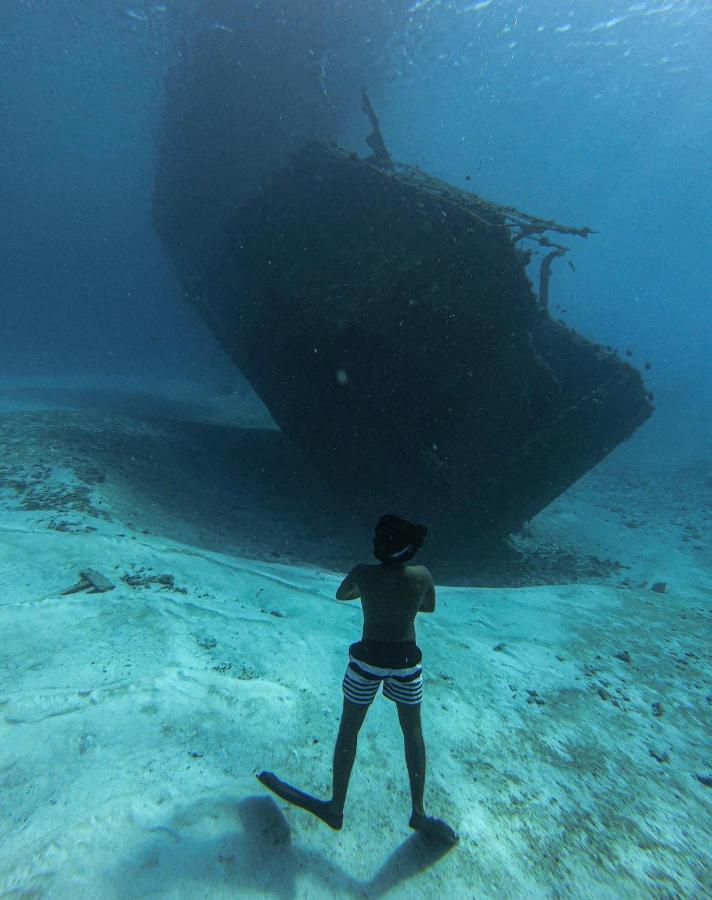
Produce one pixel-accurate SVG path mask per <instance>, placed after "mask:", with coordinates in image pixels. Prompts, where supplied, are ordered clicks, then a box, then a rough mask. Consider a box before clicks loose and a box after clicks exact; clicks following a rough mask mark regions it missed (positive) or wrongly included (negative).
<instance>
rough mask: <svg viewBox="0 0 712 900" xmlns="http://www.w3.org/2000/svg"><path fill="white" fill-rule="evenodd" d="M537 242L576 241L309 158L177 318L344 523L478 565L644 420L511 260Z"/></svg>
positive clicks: (644, 398) (640, 400)
mask: <svg viewBox="0 0 712 900" xmlns="http://www.w3.org/2000/svg"><path fill="white" fill-rule="evenodd" d="M546 232H557V233H569V234H581V235H582V236H585V235H586V234H587V233H588V232H589V230H588V229H573V228H566V227H564V226H558V225H556V223H553V222H548V221H546V220H541V219H536V218H534V217H529V216H526V215H525V214H523V213H520V212H518V211H517V210H513V209H511V208H503V207H498V206H496V205H494V204H492V203H489V202H487V201H484V200H482V199H480V198H479V197H477V196H475V195H473V194H471V193H469V192H465V191H460V190H458V189H455V188H453V187H451V186H450V185H448V184H446V183H444V182H441V181H438V180H436V179H434V178H431V177H430V176H427V175H425V174H424V173H422V172H420V171H419V170H417V169H413V168H410V167H407V166H402V165H398V164H391V165H389V166H388V167H379V166H377V165H375V164H373V163H372V162H369V161H368V160H362V159H359V158H357V157H356V156H355V155H354V154H348V153H346V152H344V151H342V150H340V149H338V148H337V147H335V146H333V145H331V146H330V145H326V144H323V143H310V144H308V145H307V146H306V147H305V148H304V149H302V150H301V151H299V152H298V153H296V154H295V155H294V156H293V157H292V158H291V161H290V163H289V164H288V166H287V167H286V168H285V169H284V170H283V171H280V172H278V173H277V174H275V175H273V176H272V178H271V180H270V181H269V182H268V183H267V184H266V185H265V186H264V187H263V188H262V189H260V190H259V191H258V192H257V193H255V194H254V195H253V196H252V197H251V198H250V199H249V200H246V201H245V202H243V203H242V205H241V206H240V207H239V208H238V209H237V210H236V211H235V213H234V215H233V218H232V222H231V227H230V235H229V237H228V239H227V244H226V246H224V247H223V248H222V253H221V254H219V257H218V256H216V257H215V258H214V262H213V269H212V271H210V272H206V273H204V274H205V283H206V284H209V285H210V287H209V288H208V289H206V290H203V291H202V292H200V293H199V294H196V295H194V296H193V298H192V299H193V302H194V303H195V305H196V306H197V308H198V310H199V312H200V313H201V314H202V316H203V317H204V318H205V320H206V322H207V323H208V325H209V326H210V328H211V329H212V330H213V332H214V333H215V335H216V336H217V338H218V339H219V340H220V342H221V343H222V345H223V346H224V348H225V349H226V351H227V352H228V354H229V355H230V356H231V357H232V358H233V360H234V361H235V363H236V364H237V365H238V366H239V368H240V369H241V370H242V371H243V372H244V374H245V375H246V377H247V378H248V379H249V380H250V382H251V383H252V385H253V387H254V388H255V390H256V391H257V393H258V394H259V395H260V397H261V398H262V400H263V401H264V402H265V404H266V405H267V407H268V408H269V410H270V412H271V413H272V415H273V417H274V419H275V421H276V422H277V423H278V424H279V426H280V428H281V429H282V430H283V431H284V432H285V433H286V434H287V435H288V436H289V438H290V439H291V440H292V441H293V442H294V443H295V444H296V445H297V446H298V447H300V448H301V450H302V451H303V452H304V453H305V455H306V456H307V458H308V459H309V460H310V461H311V462H312V463H313V464H314V465H315V466H316V467H317V468H318V470H319V471H320V472H321V473H322V475H323V477H324V478H325V479H326V480H327V481H328V482H329V483H330V485H331V486H332V488H333V491H334V492H335V494H336V495H337V496H338V497H339V498H340V500H341V502H342V504H343V509H344V511H345V513H348V514H351V513H354V514H356V515H359V516H363V517H364V519H365V521H366V522H367V523H370V522H371V521H375V519H376V518H377V517H378V515H380V514H381V513H382V512H384V511H396V512H398V513H399V514H400V515H404V516H406V517H409V518H412V519H414V520H416V521H424V522H426V523H428V524H429V525H430V526H431V534H432V536H433V542H432V544H429V550H431V551H432V552H433V553H437V555H438V556H439V558H440V560H441V561H442V562H446V561H447V558H448V556H449V555H451V554H461V553H463V552H464V551H467V550H470V551H473V552H480V553H483V552H486V553H489V554H493V553H494V551H495V550H496V549H497V548H502V546H503V545H504V543H505V539H506V537H507V536H508V535H509V534H511V533H512V532H514V531H516V530H518V529H519V528H521V526H522V525H523V524H524V523H525V522H526V521H527V520H528V519H530V518H531V517H532V516H534V515H535V514H536V513H537V512H539V511H540V510H541V509H542V508H543V507H545V506H546V505H547V504H549V503H550V502H551V501H552V500H554V499H555V498H556V497H557V496H558V495H559V494H561V493H562V492H563V491H564V490H566V488H567V487H568V486H569V485H571V484H572V483H573V482H574V481H576V480H577V479H578V478H580V477H581V476H582V475H583V474H584V473H585V472H586V471H587V470H589V469H590V468H591V467H592V466H594V465H596V463H598V462H599V461H600V460H601V459H603V457H605V456H606V454H608V453H609V452H610V451H611V450H612V449H613V448H614V447H615V446H616V445H617V444H619V443H620V442H621V441H623V440H625V439H626V438H627V437H628V436H629V435H630V434H632V432H633V431H634V430H635V429H636V428H637V427H638V426H639V425H640V424H641V423H642V422H644V421H645V420H646V419H647V418H648V416H649V415H650V414H651V412H652V406H651V404H650V402H649V400H648V395H647V393H646V389H645V387H644V385H643V382H642V379H641V377H640V374H639V373H638V372H637V371H636V370H635V369H633V368H632V367H631V366H630V365H629V364H627V363H626V362H624V361H622V360H621V359H619V358H618V357H617V356H616V355H615V354H613V353H611V352H608V351H606V350H605V349H604V348H602V347H600V346H598V345H596V344H593V343H591V342H590V341H588V340H586V339H584V338H583V337H581V336H580V335H578V334H576V333H575V332H573V330H572V329H570V328H568V327H566V326H565V325H563V324H562V323H560V322H557V321H555V320H554V319H552V318H551V316H550V315H549V312H548V310H547V308H546V306H545V305H544V304H542V303H540V302H539V301H538V299H537V297H536V296H535V294H534V292H533V290H532V287H531V284H530V282H529V280H528V278H527V275H526V271H525V257H526V254H525V253H524V252H523V251H522V250H521V249H520V247H518V242H519V241H521V240H536V241H538V242H539V243H543V244H544V246H551V247H553V248H554V249H558V246H557V245H556V244H552V243H551V242H550V239H549V238H548V237H546V234H545V233H546ZM564 249H565V248H564ZM218 258H219V263H217V262H215V260H217V259H218Z"/></svg>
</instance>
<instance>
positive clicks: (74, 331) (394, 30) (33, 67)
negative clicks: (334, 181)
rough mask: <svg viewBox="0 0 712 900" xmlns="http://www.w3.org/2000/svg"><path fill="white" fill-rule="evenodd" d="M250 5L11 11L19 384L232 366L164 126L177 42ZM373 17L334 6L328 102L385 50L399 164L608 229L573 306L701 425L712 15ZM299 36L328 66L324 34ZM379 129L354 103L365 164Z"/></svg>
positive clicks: (442, 5)
mask: <svg viewBox="0 0 712 900" xmlns="http://www.w3.org/2000/svg"><path fill="white" fill-rule="evenodd" d="M235 5H238V6H239V5H240V4H231V3H225V4H218V3H213V4H201V3H197V2H183V3H180V2H179V3H168V4H159V3H152V2H136V3H120V2H113V0H111V2H110V0H106V2H90V0H74V2H69V0H58V2H53V3H52V4H47V3H40V2H30V0H27V2H22V0H7V2H5V3H3V5H2V11H0V27H1V28H2V38H1V39H2V54H1V56H0V79H1V83H2V85H3V96H4V99H3V105H2V110H1V112H0V116H1V119H0V121H1V122H2V126H1V127H2V136H3V139H2V142H0V173H1V177H2V204H1V205H0V247H2V259H3V265H2V267H0V302H1V303H2V314H3V328H2V332H1V333H0V353H1V354H2V360H3V369H4V370H5V371H9V372H13V373H24V372H29V373H33V372H37V371H45V372H56V371H57V370H58V369H62V370H68V371H70V372H77V371H79V372H81V371H92V372H97V371H98V372H102V373H108V374H111V373H114V372H117V373H133V374H136V373H138V374H140V373H141V372H155V371H161V372H165V371H167V370H175V371H177V372H179V373H182V374H188V375H198V374H200V373H202V374H205V373H206V372H207V371H208V370H210V369H211V368H212V369H217V370H218V371H225V370H226V369H227V363H226V362H225V360H224V359H223V357H222V355H221V354H220V353H219V351H217V349H216V347H215V345H214V343H213V341H212V339H211V338H210V337H209V335H208V333H207V331H206V329H205V328H204V327H203V326H202V325H201V323H200V322H199V321H198V319H197V317H196V316H195V314H194V313H193V312H192V310H191V309H190V308H188V307H186V306H185V305H184V304H181V303H179V302H177V299H178V297H179V289H178V287H177V285H176V282H175V279H174V277H173V273H172V271H171V268H170V266H169V265H168V264H167V260H166V257H165V255H164V253H163V250H162V248H161V246H160V245H159V242H158V240H157V238H156V236H155V234H154V231H153V226H152V221H151V208H150V200H151V189H152V177H153V168H152V164H153V147H152V140H153V129H154V127H155V123H156V116H157V111H158V107H159V103H160V97H161V89H162V84H163V78H164V76H165V72H166V69H167V67H168V65H169V64H170V63H171V61H172V58H173V56H172V55H173V53H174V52H175V46H176V45H177V44H178V43H179V42H180V40H181V39H188V38H189V37H190V35H191V34H192V33H193V31H194V30H195V29H196V28H198V27H203V26H204V25H205V23H206V22H210V23H212V24H213V25H214V24H215V23H217V22H219V14H220V11H221V9H222V8H226V7H231V6H235ZM243 5H244V4H243ZM327 5H328V4H327ZM297 6H298V4H297ZM360 6H361V5H359V4H354V5H353V6H352V5H349V4H345V3H340V4H339V3H336V2H335V3H334V4H333V7H334V10H335V15H334V17H333V22H335V23H341V24H340V26H339V27H340V33H339V34H335V35H334V40H335V41H337V42H338V47H337V48H336V50H337V51H338V52H334V53H331V54H326V55H325V57H324V58H323V68H324V85H325V90H327V91H329V90H333V89H335V86H336V85H337V84H339V83H340V82H341V81H343V78H344V72H346V73H348V71H349V67H350V66H351V67H352V68H353V67H355V66H360V67H361V72H360V74H363V66H364V54H365V52H366V51H365V48H366V47H367V46H368V41H369V36H370V35H372V36H373V41H374V42H379V47H383V52H382V54H373V55H374V58H377V59H378V62H379V65H378V66H376V65H375V64H374V66H373V70H372V74H371V77H370V78H369V72H368V70H366V77H365V78H364V80H365V81H366V82H367V83H368V84H367V86H369V87H370V89H371V92H372V95H373V99H374V102H375V103H376V106H377V108H378V110H379V114H380V117H381V123H382V127H383V130H384V133H385V135H386V138H387V141H388V144H389V147H390V149H391V152H392V153H393V155H394V156H395V157H396V158H398V159H401V160H403V161H405V162H410V163H416V164H418V165H421V166H422V167H423V168H425V169H427V170H429V171H431V172H432V173H433V174H436V175H439V176H441V177H443V178H445V179H447V180H450V181H452V182H453V183H455V184H458V185H462V186H464V185H465V182H464V180H463V179H464V176H465V175H470V176H471V178H472V181H471V183H470V184H471V186H472V188H473V189H474V190H476V191H477V192H478V193H480V194H482V195H483V196H486V197H489V198H491V199H494V200H497V201H500V202H504V203H511V204H513V205H516V206H518V207H519V208H521V209H524V210H526V211H530V212H533V213H536V214H539V215H542V216H545V217H552V218H555V219H557V220H558V221H563V222H565V223H571V224H577V225H584V224H585V225H589V226H590V227H592V228H594V229H596V230H597V231H598V232H599V233H598V234H596V235H593V236H591V237H590V238H589V239H588V241H586V242H583V241H580V240H576V241H572V244H573V247H574V252H573V254H572V255H571V259H572V261H573V262H574V265H575V267H576V271H575V272H572V271H571V270H570V269H569V267H568V266H567V265H566V264H565V263H562V264H561V265H558V266H557V267H555V270H554V275H553V280H552V303H553V304H557V303H558V304H559V305H560V306H561V307H563V308H564V309H566V310H567V311H566V313H565V314H564V318H565V319H566V321H567V322H568V323H570V324H571V325H572V326H573V327H574V328H576V329H577V330H579V331H580V332H582V333H583V334H584V335H586V336H590V337H592V338H594V339H595V340H600V341H602V342H604V343H608V344H611V345H613V346H615V347H616V348H618V349H619V350H621V351H623V350H625V349H632V350H633V352H634V356H633V361H634V362H636V363H638V364H640V365H642V364H643V363H644V362H645V361H649V362H650V363H651V366H652V369H651V370H650V372H649V374H648V376H647V380H648V382H649V384H650V386H651V387H652V388H653V390H654V391H655V393H656V395H657V398H658V406H659V417H661V416H662V415H663V414H664V413H665V412H666V411H669V409H668V407H672V406H675V405H676V404H678V405H679V404H684V405H685V407H687V404H688V403H692V404H693V406H694V403H695V396H694V395H696V394H698V392H699V395H700V396H699V409H698V413H699V414H702V411H703V409H705V408H706V404H707V403H708V402H709V398H710V387H709V382H710V375H709V364H708V356H709V350H708V346H709V341H708V332H709V330H710V316H711V315H712V313H711V312H710V309H711V304H710V299H711V298H710V292H711V287H710V265H709V260H710V255H711V253H712V217H711V216H710V215H709V210H710V209H711V208H712V179H710V178H709V171H710V170H711V169H712V165H711V163H712V140H711V137H712V117H711V116H710V114H709V110H710V101H711V100H712V71H711V69H710V66H709V64H708V60H707V56H708V52H709V46H710V38H711V37H712V4H710V3H707V2H703V0H687V2H642V3H630V2H591V0H587V2H585V3H583V2H578V3H569V4H561V3H554V2H549V0H546V2H541V0H539V2H537V3H534V4H521V3H516V2H505V0H492V2H490V3H479V4H477V3H475V4H473V3H467V2H465V0H460V2H436V0H431V2H427V3H424V2H415V3H412V4H404V3H398V2H391V3H387V2H384V3H382V4H380V3H371V4H369V6H370V10H369V11H368V15H367V14H366V10H365V7H363V12H359V9H360ZM292 7H294V4H292ZM310 8H311V9H312V10H313V8H314V4H311V6H310V4H306V6H305V9H310ZM334 10H332V12H334ZM409 10H410V11H409ZM344 22H346V26H348V25H350V26H351V27H352V29H353V33H352V44H351V45H349V32H348V28H347V27H346V26H345V25H344ZM306 25H309V22H307V23H306ZM331 27H332V28H334V29H335V28H336V26H335V25H334V24H333V23H332V26H331ZM305 29H306V26H305ZM262 37H263V39H265V40H268V39H269V35H268V34H266V35H263V36H262ZM295 40H301V41H303V42H304V47H305V48H306V49H307V50H308V49H309V48H308V44H309V34H308V30H307V33H306V34H305V35H297V36H295ZM385 62H387V63H388V66H387V67H386V65H385ZM386 68H387V71H385V70H386ZM365 133H366V122H365V120H364V118H363V117H362V116H361V114H360V112H359V109H358V103H357V100H356V99H355V100H354V103H353V112H352V113H351V114H350V115H347V116H346V117H345V121H344V128H343V135H342V142H343V143H347V144H350V145H353V146H354V147H356V148H357V149H359V150H360V151H366V149H367V148H365V146H364V144H363V137H364V135H365ZM196 333H197V335H198V337H199V339H196ZM693 392H694V395H693Z"/></svg>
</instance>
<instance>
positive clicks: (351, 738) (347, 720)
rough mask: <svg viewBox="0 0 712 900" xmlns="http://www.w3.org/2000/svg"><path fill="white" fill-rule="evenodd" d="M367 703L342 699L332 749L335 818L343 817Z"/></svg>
mask: <svg viewBox="0 0 712 900" xmlns="http://www.w3.org/2000/svg"><path fill="white" fill-rule="evenodd" d="M369 706H370V704H368V703H364V704H361V703H353V702H352V701H351V700H349V699H348V698H346V697H344V709H343V712H342V713H341V724H340V725H339V734H338V736H337V738H336V747H335V748H334V779H333V791H332V796H331V800H330V801H329V808H330V811H331V812H332V813H333V814H334V815H336V816H343V814H344V803H345V802H346V792H347V791H348V789H349V779H350V778H351V769H352V768H353V764H354V760H355V759H356V745H357V743H358V733H359V731H360V730H361V726H362V725H363V720H364V719H365V718H366V713H367V712H368V707H369Z"/></svg>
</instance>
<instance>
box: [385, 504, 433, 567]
mask: <svg viewBox="0 0 712 900" xmlns="http://www.w3.org/2000/svg"><path fill="white" fill-rule="evenodd" d="M427 533H428V529H427V528H426V527H425V525H414V524H413V523H412V522H408V521H407V520H406V519H401V518H400V516H381V518H380V519H379V520H378V524H377V525H376V530H375V532H374V534H373V554H374V556H375V557H376V559H379V560H380V561H381V562H382V563H383V565H384V566H399V565H401V564H402V563H404V562H408V560H409V559H412V558H413V557H414V556H415V554H416V553H417V552H418V550H420V548H421V547H422V546H423V541H424V540H425V535H426V534H427Z"/></svg>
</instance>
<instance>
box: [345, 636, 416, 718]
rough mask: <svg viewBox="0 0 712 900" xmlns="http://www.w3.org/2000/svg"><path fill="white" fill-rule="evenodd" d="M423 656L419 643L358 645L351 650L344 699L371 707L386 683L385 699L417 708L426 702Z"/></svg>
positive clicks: (353, 645)
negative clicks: (416, 706) (424, 700)
mask: <svg viewBox="0 0 712 900" xmlns="http://www.w3.org/2000/svg"><path fill="white" fill-rule="evenodd" d="M422 658H423V655H422V653H421V652H420V648H419V647H418V646H417V644H416V643H415V641H402V642H398V643H393V642H386V641H366V640H364V641H358V642H357V643H355V644H352V645H351V646H350V647H349V664H348V666H347V668H346V674H345V675H344V681H343V685H342V688H343V691H344V696H345V697H346V698H347V699H348V700H350V701H351V702H352V703H357V704H358V705H359V706H368V705H370V704H371V703H372V702H373V700H374V698H375V696H376V694H377V693H378V689H379V687H380V686H381V683H383V696H384V697H387V698H388V699H389V700H393V701H394V702H395V703H405V704H407V705H408V706H415V705H417V704H418V703H420V702H421V701H422V699H423V667H422V665H421V661H422Z"/></svg>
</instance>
